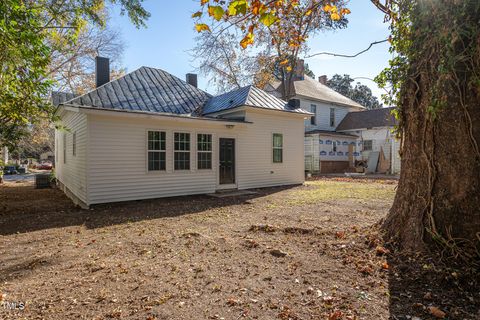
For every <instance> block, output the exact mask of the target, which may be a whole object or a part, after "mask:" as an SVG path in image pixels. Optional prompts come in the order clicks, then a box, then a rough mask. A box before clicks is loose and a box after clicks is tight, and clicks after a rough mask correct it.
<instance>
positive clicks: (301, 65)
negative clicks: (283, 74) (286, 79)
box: [293, 59, 305, 80]
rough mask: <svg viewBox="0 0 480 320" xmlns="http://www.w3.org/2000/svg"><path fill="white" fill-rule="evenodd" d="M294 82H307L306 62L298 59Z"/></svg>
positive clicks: (294, 71)
mask: <svg viewBox="0 0 480 320" xmlns="http://www.w3.org/2000/svg"><path fill="white" fill-rule="evenodd" d="M293 80H305V61H303V59H298V60H297V64H296V65H295V69H294V70H293Z"/></svg>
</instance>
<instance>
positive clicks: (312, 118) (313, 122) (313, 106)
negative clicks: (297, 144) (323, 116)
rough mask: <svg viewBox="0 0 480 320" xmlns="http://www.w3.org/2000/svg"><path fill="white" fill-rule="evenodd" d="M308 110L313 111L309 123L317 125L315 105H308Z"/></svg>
mask: <svg viewBox="0 0 480 320" xmlns="http://www.w3.org/2000/svg"><path fill="white" fill-rule="evenodd" d="M310 111H311V112H312V113H313V116H312V117H311V118H310V124H311V125H312V126H315V125H317V106H316V105H314V104H312V105H311V106H310Z"/></svg>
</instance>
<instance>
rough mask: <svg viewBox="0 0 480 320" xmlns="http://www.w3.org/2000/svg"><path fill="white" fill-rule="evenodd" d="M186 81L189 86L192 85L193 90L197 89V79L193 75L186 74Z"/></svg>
mask: <svg viewBox="0 0 480 320" xmlns="http://www.w3.org/2000/svg"><path fill="white" fill-rule="evenodd" d="M186 80H187V83H188V84H189V85H192V86H194V87H195V88H196V87H198V79H197V75H196V74H195V73H187V76H186Z"/></svg>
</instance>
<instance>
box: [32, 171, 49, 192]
mask: <svg viewBox="0 0 480 320" xmlns="http://www.w3.org/2000/svg"><path fill="white" fill-rule="evenodd" d="M50 187H51V186H50V174H44V173H42V174H37V175H35V189H45V188H50Z"/></svg>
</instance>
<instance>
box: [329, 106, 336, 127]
mask: <svg viewBox="0 0 480 320" xmlns="http://www.w3.org/2000/svg"><path fill="white" fill-rule="evenodd" d="M330 127H335V108H330Z"/></svg>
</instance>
